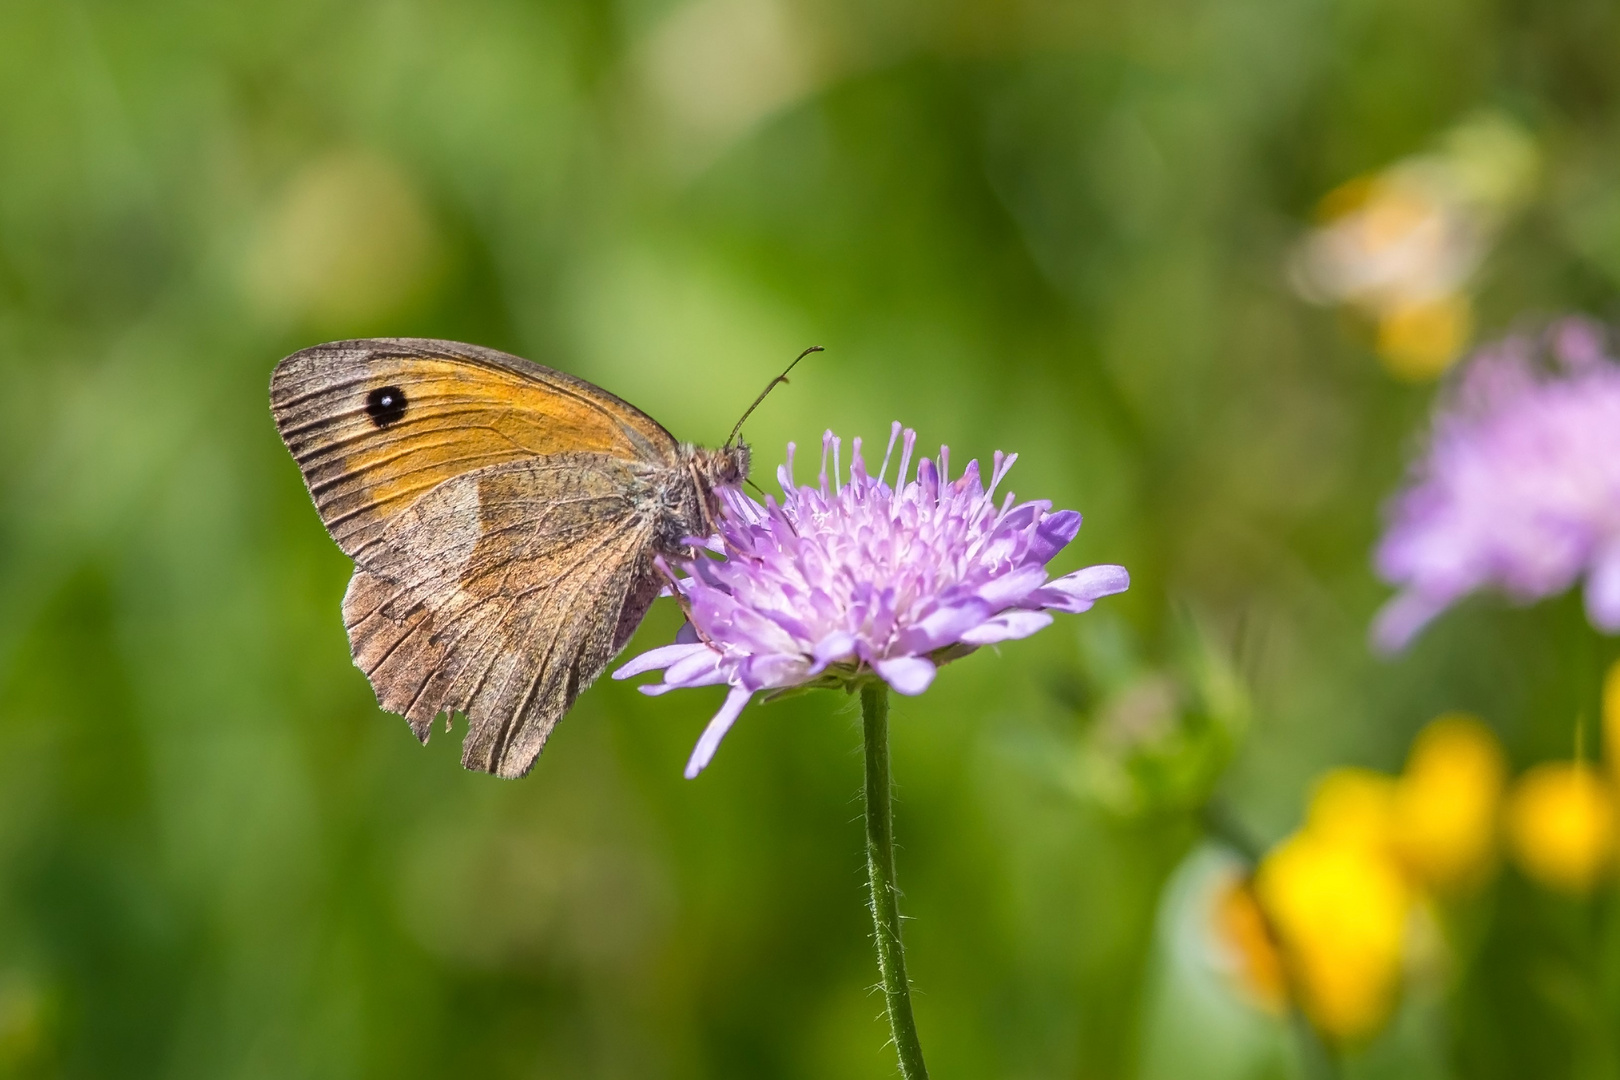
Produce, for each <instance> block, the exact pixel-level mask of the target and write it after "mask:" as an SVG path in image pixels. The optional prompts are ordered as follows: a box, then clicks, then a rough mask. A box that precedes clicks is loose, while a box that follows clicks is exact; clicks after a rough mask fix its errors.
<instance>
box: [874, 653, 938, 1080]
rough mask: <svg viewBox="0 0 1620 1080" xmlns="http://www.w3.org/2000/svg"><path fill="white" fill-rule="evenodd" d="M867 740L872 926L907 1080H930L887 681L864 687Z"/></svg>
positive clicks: (895, 1037)
mask: <svg viewBox="0 0 1620 1080" xmlns="http://www.w3.org/2000/svg"><path fill="white" fill-rule="evenodd" d="M861 717H862V719H863V721H864V725H863V726H864V728H865V736H866V873H867V876H868V877H869V878H870V879H871V882H872V923H873V925H874V927H875V929H876V934H875V938H876V941H877V954H878V971H879V972H881V973H882V975H883V1002H884V1004H885V1006H887V1008H888V1013H889V1030H890V1031H891V1032H892V1033H893V1035H894V1048H895V1051H896V1052H897V1053H898V1054H899V1055H900V1075H901V1076H902V1077H903V1078H904V1080H928V1069H927V1067H926V1066H924V1065H923V1055H922V1044H921V1043H919V1042H918V1041H917V1022H916V1020H914V1019H913V1018H912V1015H911V983H910V982H908V981H907V979H906V953H905V949H904V947H903V946H902V945H901V944H900V908H899V904H898V894H899V889H898V888H897V887H896V885H895V881H894V818H893V815H892V814H891V812H890V808H889V688H888V687H887V686H885V685H884V684H883V683H881V682H870V683H867V684H866V685H864V686H862V687H861Z"/></svg>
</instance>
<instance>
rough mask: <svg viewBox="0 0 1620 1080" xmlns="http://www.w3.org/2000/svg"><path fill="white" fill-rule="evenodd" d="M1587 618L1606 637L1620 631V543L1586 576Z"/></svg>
mask: <svg viewBox="0 0 1620 1080" xmlns="http://www.w3.org/2000/svg"><path fill="white" fill-rule="evenodd" d="M1586 617H1587V619H1589V620H1590V621H1591V623H1592V625H1593V626H1595V627H1597V629H1599V630H1601V631H1603V632H1604V633H1606V634H1613V633H1616V632H1617V631H1620V543H1614V544H1610V545H1609V547H1608V550H1606V551H1604V552H1603V553H1602V554H1600V555H1599V556H1598V557H1597V559H1595V560H1594V561H1593V563H1592V569H1591V570H1590V571H1588V573H1587V576H1586Z"/></svg>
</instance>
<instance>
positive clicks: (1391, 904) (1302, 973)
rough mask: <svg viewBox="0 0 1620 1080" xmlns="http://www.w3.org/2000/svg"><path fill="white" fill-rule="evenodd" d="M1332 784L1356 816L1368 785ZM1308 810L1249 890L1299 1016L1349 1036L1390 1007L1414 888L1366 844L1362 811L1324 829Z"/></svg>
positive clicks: (1368, 1028) (1374, 1025)
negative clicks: (1283, 961)
mask: <svg viewBox="0 0 1620 1080" xmlns="http://www.w3.org/2000/svg"><path fill="white" fill-rule="evenodd" d="M1335 787H1336V788H1337V791H1336V792H1334V797H1338V796H1340V795H1345V796H1346V802H1345V803H1344V805H1346V806H1353V807H1355V808H1356V809H1357V812H1358V814H1359V813H1360V812H1361V811H1364V810H1366V809H1368V808H1369V807H1370V806H1371V803H1372V800H1368V799H1364V796H1366V795H1368V794H1369V793H1370V792H1371V791H1372V790H1373V789H1372V788H1371V787H1370V786H1360V787H1359V789H1357V788H1355V787H1353V786H1352V785H1350V784H1336V785H1335ZM1330 790H1332V789H1330ZM1321 801H1322V796H1321V795H1320V794H1319V795H1318V800H1317V802H1318V804H1319V805H1320V804H1321ZM1316 810H1317V807H1313V819H1312V821H1311V823H1310V824H1308V825H1307V826H1306V827H1305V828H1304V829H1302V830H1300V831H1299V832H1297V833H1295V834H1294V835H1293V836H1292V837H1290V838H1289V839H1287V840H1285V841H1284V842H1283V843H1282V844H1280V845H1279V846H1278V847H1276V848H1275V849H1273V850H1272V851H1271V853H1270V854H1268V855H1267V856H1266V857H1265V859H1264V860H1263V861H1262V862H1261V864H1260V869H1259V872H1258V873H1257V874H1256V876H1255V893H1256V895H1257V896H1258V897H1259V899H1260V903H1261V904H1262V905H1263V907H1264V910H1265V912H1266V914H1267V915H1268V916H1269V919H1270V925H1271V927H1272V929H1273V931H1274V932H1275V933H1276V935H1277V938H1278V940H1279V941H1280V943H1281V945H1282V949H1283V954H1284V955H1285V956H1286V957H1287V968H1288V974H1289V977H1290V981H1291V984H1292V985H1293V986H1294V988H1295V990H1296V993H1297V995H1298V997H1299V999H1300V1005H1301V1007H1302V1008H1303V1009H1304V1011H1305V1014H1306V1015H1307V1016H1308V1017H1309V1018H1310V1020H1311V1022H1312V1023H1313V1024H1314V1025H1315V1026H1316V1028H1317V1030H1319V1031H1321V1032H1322V1033H1323V1034H1325V1035H1328V1036H1330V1037H1333V1038H1335V1039H1337V1040H1340V1041H1344V1040H1353V1039H1358V1038H1362V1037H1365V1036H1367V1035H1370V1034H1372V1033H1373V1032H1374V1031H1376V1030H1377V1029H1378V1027H1379V1025H1380V1024H1382V1023H1383V1022H1384V1020H1385V1018H1386V1017H1387V1016H1388V1015H1389V1011H1390V1008H1391V1006H1392V1005H1393V1004H1394V1000H1395V994H1396V991H1397V989H1398V987H1399V984H1400V975H1401V962H1402V953H1403V944H1404V939H1405V932H1406V924H1407V917H1408V915H1409V914H1410V911H1411V907H1412V895H1411V893H1410V891H1409V890H1408V888H1407V885H1406V882H1405V880H1404V879H1403V878H1402V876H1401V872H1400V869H1399V868H1398V867H1397V866H1396V865H1395V864H1394V862H1393V861H1392V860H1391V859H1389V858H1388V857H1387V856H1386V855H1385V854H1384V853H1383V852H1382V851H1381V850H1380V848H1379V846H1378V845H1376V844H1369V843H1366V842H1365V841H1366V840H1367V839H1368V838H1369V837H1370V836H1371V835H1372V834H1371V833H1370V832H1369V831H1368V830H1367V829H1365V828H1363V826H1365V825H1367V824H1368V823H1369V820H1370V819H1369V818H1365V817H1361V818H1356V817H1351V818H1347V819H1344V820H1342V821H1340V822H1338V823H1337V824H1339V825H1349V826H1351V827H1348V828H1342V829H1338V830H1335V829H1332V828H1330V829H1327V830H1322V829H1319V828H1318V827H1317V822H1316V820H1315V813H1316Z"/></svg>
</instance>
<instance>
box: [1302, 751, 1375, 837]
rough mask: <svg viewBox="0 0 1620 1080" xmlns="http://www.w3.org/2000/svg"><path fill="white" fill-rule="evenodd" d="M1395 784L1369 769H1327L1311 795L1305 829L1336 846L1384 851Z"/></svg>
mask: <svg viewBox="0 0 1620 1080" xmlns="http://www.w3.org/2000/svg"><path fill="white" fill-rule="evenodd" d="M1394 811H1395V781H1394V780H1392V779H1391V778H1390V777H1388V776H1385V775H1384V774H1383V773H1377V772H1373V771H1372V770H1371V769H1355V768H1340V769H1331V770H1329V771H1328V772H1326V773H1324V774H1323V775H1322V778H1321V779H1320V780H1318V781H1317V782H1316V788H1315V789H1314V790H1313V791H1312V792H1311V805H1310V809H1309V810H1308V811H1307V812H1306V815H1305V826H1306V828H1308V829H1309V830H1310V831H1311V832H1313V833H1315V834H1316V835H1318V836H1320V837H1323V838H1325V839H1331V840H1333V841H1334V842H1336V843H1341V844H1348V845H1351V846H1356V847H1364V848H1367V849H1369V850H1372V851H1376V852H1378V853H1380V854H1382V853H1383V852H1385V851H1386V850H1388V847H1389V842H1390V834H1391V828H1392V826H1393V824H1394Z"/></svg>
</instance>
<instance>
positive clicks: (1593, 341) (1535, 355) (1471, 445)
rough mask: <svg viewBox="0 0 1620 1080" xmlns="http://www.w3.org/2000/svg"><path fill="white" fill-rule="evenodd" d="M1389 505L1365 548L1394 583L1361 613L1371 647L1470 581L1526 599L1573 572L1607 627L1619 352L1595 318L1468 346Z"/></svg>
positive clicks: (1614, 572) (1619, 602) (1617, 587)
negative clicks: (1367, 614)
mask: <svg viewBox="0 0 1620 1080" xmlns="http://www.w3.org/2000/svg"><path fill="white" fill-rule="evenodd" d="M1390 516H1391V522H1390V525H1389V528H1388V530H1387V531H1386V532H1385V534H1384V537H1383V539H1382V540H1381V541H1380V542H1379V545H1378V550H1377V555H1376V560H1377V565H1378V572H1379V574H1380V575H1381V576H1382V577H1383V578H1384V580H1386V581H1388V582H1390V583H1391V584H1394V585H1398V586H1400V589H1401V591H1400V593H1399V594H1397V595H1396V596H1395V597H1394V598H1393V599H1392V600H1390V601H1389V603H1387V604H1386V605H1384V608H1383V610H1382V611H1380V612H1379V613H1378V617H1377V619H1376V620H1375V622H1374V624H1373V641H1374V644H1375V645H1377V646H1378V647H1379V648H1380V649H1381V650H1383V651H1385V652H1394V651H1397V650H1399V649H1402V648H1405V647H1406V645H1407V643H1408V642H1410V641H1411V640H1412V638H1414V637H1415V636H1417V633H1418V631H1419V630H1421V629H1422V628H1423V626H1424V625H1425V624H1426V623H1428V622H1429V620H1430V619H1433V618H1434V617H1435V616H1436V615H1438V614H1440V613H1441V612H1442V611H1444V610H1445V609H1446V608H1447V607H1449V606H1451V605H1452V604H1453V603H1455V602H1456V601H1457V600H1459V599H1461V598H1462V597H1463V596H1465V595H1467V594H1468V593H1471V592H1474V591H1475V590H1478V589H1486V588H1491V589H1498V590H1500V591H1502V592H1504V593H1506V594H1508V595H1509V596H1511V597H1514V598H1515V599H1518V600H1522V601H1530V600H1537V599H1540V598H1542V597H1545V596H1551V595H1553V594H1554V593H1559V592H1562V591H1564V590H1565V589H1567V588H1569V587H1570V586H1571V585H1573V584H1574V583H1575V581H1576V580H1577V579H1579V578H1580V577H1581V575H1583V574H1584V575H1585V576H1586V613H1587V618H1588V619H1589V620H1590V621H1591V623H1592V625H1593V626H1595V627H1597V628H1598V629H1600V630H1603V631H1606V632H1608V633H1614V632H1616V631H1620V364H1617V363H1616V362H1615V361H1614V360H1613V359H1612V358H1611V357H1610V356H1609V355H1608V354H1607V351H1606V348H1605V341H1604V333H1603V328H1602V327H1601V326H1600V325H1598V324H1596V323H1594V322H1592V321H1590V320H1587V319H1582V318H1573V317H1572V318H1567V319H1563V320H1561V321H1559V322H1558V323H1555V324H1554V325H1553V326H1552V327H1550V328H1549V329H1548V331H1547V332H1546V333H1545V334H1543V335H1541V336H1540V337H1539V338H1531V337H1525V336H1515V337H1510V338H1508V339H1506V340H1505V341H1502V342H1499V343H1497V344H1496V345H1493V346H1491V347H1489V348H1486V349H1482V350H1480V352H1479V353H1478V354H1476V355H1475V357H1474V358H1473V359H1472V360H1471V361H1470V362H1469V364H1468V366H1467V368H1466V369H1465V371H1464V373H1463V376H1462V379H1461V381H1460V382H1459V383H1458V384H1457V386H1456V387H1455V388H1454V390H1453V392H1452V394H1451V395H1449V397H1448V399H1447V400H1446V401H1445V402H1444V403H1443V404H1442V405H1441V407H1440V408H1439V410H1438V411H1437V412H1436V415H1435V419H1434V429H1433V432H1432V435H1431V438H1430V443H1429V448H1428V453H1427V455H1426V456H1425V457H1424V458H1423V459H1422V460H1421V461H1420V462H1419V463H1418V464H1417V466H1416V468H1415V469H1414V472H1413V479H1412V482H1411V484H1410V485H1409V486H1408V487H1407V489H1406V490H1405V491H1403V492H1402V493H1401V494H1400V496H1399V497H1398V498H1397V499H1396V500H1395V502H1394V504H1393V505H1392V508H1391V515H1390Z"/></svg>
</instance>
